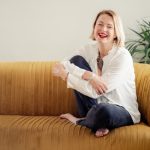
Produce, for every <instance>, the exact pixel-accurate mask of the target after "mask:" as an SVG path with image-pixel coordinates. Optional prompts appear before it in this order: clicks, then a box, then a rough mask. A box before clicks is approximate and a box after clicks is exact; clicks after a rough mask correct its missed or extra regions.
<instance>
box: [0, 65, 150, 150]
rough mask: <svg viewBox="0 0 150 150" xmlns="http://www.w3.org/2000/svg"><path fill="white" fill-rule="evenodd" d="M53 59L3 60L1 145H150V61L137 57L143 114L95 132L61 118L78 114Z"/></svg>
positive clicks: (129, 149) (115, 148) (51, 149)
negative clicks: (136, 121)
mask: <svg viewBox="0 0 150 150" xmlns="http://www.w3.org/2000/svg"><path fill="white" fill-rule="evenodd" d="M53 64H54V62H0V150H133V149H135V150H149V149H150V65H146V64H138V63H135V64H134V67H135V74H136V88H137V96H138V103H139V109H140V112H141V114H142V120H141V122H140V123H139V124H136V125H131V126H124V127H121V128H117V129H114V130H112V131H111V132H110V133H109V134H108V135H107V136H104V137H101V138H96V137H95V136H94V134H93V133H92V132H91V131H90V129H88V128H86V127H82V126H79V125H74V124H72V123H70V122H68V121H67V120H64V119H60V118H59V115H60V114H62V113H67V112H69V113H72V114H74V115H77V107H76V103H75V98H74V95H73V92H72V90H71V89H67V88H66V84H65V82H64V81H62V80H60V79H59V78H56V77H54V76H52V72H51V68H52V65H53Z"/></svg>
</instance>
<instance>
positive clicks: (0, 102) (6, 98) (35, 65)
mask: <svg viewBox="0 0 150 150" xmlns="http://www.w3.org/2000/svg"><path fill="white" fill-rule="evenodd" d="M54 63H55V62H0V114H3V115H11V114H12V115H13V114H16V115H60V114H61V113H66V112H70V113H73V114H76V113H77V109H76V103H75V98H74V95H73V92H72V90H71V89H67V87H66V83H65V82H64V81H62V80H61V79H59V78H57V77H54V76H53V75H52V72H51V69H52V65H53V64H54ZM134 67H135V75H136V88H137V97H138V102H139V109H140V112H141V113H142V115H143V116H144V118H145V119H146V121H147V122H148V124H149V125H150V65H146V64H138V63H135V64H134Z"/></svg>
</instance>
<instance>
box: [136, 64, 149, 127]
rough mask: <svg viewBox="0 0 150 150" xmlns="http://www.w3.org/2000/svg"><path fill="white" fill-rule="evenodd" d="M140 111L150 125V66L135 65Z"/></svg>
mask: <svg viewBox="0 0 150 150" xmlns="http://www.w3.org/2000/svg"><path fill="white" fill-rule="evenodd" d="M134 68H135V75H136V89H137V97H138V103H139V110H140V112H141V114H142V117H143V118H144V120H145V121H146V122H147V123H148V125H150V65H148V64H139V63H135V64H134Z"/></svg>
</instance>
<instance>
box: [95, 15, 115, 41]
mask: <svg viewBox="0 0 150 150" xmlns="http://www.w3.org/2000/svg"><path fill="white" fill-rule="evenodd" d="M93 33H94V38H95V40H96V41H98V42H99V43H101V44H113V42H114V39H115V38H116V33H115V26H114V22H113V19H112V17H111V16H109V15H108V14H101V15H100V16H99V17H98V19H97V21H96V24H95V26H94V32H93Z"/></svg>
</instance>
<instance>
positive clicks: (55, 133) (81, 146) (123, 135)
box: [0, 115, 150, 150]
mask: <svg viewBox="0 0 150 150" xmlns="http://www.w3.org/2000/svg"><path fill="white" fill-rule="evenodd" d="M149 133H150V127H148V126H147V125H145V124H144V123H140V124H137V125H132V126H125V127H121V128H118V129H114V130H112V131H111V132H110V133H109V134H108V135H107V136H105V137H101V138H96V137H95V136H94V134H93V133H91V131H90V130H89V129H88V128H86V127H82V126H79V125H74V124H72V123H70V122H69V121H67V120H65V119H60V118H59V117H58V116H18V115H10V116H9V115H0V147H1V148H0V149H2V150H9V149H10V150H13V149H14V150H70V148H71V150H92V149H94V150H104V149H105V150H110V149H111V150H132V149H136V150H141V149H144V150H148V149H149V147H150V134H149Z"/></svg>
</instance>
